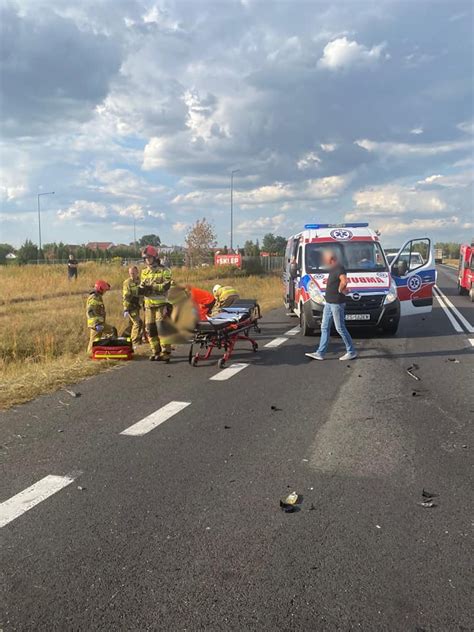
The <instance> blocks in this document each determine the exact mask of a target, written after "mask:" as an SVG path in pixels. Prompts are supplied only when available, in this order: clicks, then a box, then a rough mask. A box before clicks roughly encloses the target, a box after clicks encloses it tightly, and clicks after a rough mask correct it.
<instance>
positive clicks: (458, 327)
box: [434, 292, 464, 334]
mask: <svg viewBox="0 0 474 632" xmlns="http://www.w3.org/2000/svg"><path fill="white" fill-rule="evenodd" d="M434 295H435V296H436V299H437V301H438V303H439V306H440V307H441V309H442V310H443V312H444V313H445V314H446V316H447V317H448V319H449V322H450V323H451V325H452V326H453V328H454V331H457V332H458V334H462V333H464V330H463V328H462V327H461V325H460V324H459V323H458V321H457V320H456V319H455V318H454V316H453V315H452V314H451V312H450V311H449V309H448V308H447V307H446V305H445V303H444V301H443V299H442V298H441V296H439V294H436V292H434Z"/></svg>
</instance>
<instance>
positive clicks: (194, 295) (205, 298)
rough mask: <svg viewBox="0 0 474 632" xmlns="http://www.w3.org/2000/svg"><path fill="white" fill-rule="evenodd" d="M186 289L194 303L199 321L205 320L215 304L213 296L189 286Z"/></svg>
mask: <svg viewBox="0 0 474 632" xmlns="http://www.w3.org/2000/svg"><path fill="white" fill-rule="evenodd" d="M186 289H187V290H188V292H189V294H190V296H191V300H192V301H193V303H194V307H195V309H196V312H197V316H198V318H199V320H206V318H207V317H208V316H209V314H210V311H211V309H212V307H213V305H214V303H215V298H214V295H213V294H211V293H210V292H207V291H206V290H202V289H201V288H199V287H191V286H190V285H188V286H187V288H186Z"/></svg>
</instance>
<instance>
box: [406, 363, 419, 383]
mask: <svg viewBox="0 0 474 632" xmlns="http://www.w3.org/2000/svg"><path fill="white" fill-rule="evenodd" d="M418 368H419V367H418V365H417V364H412V365H411V366H409V367H408V369H407V373H408V375H409V376H410V377H412V378H413V379H414V380H416V381H417V382H419V381H420V379H421V378H419V377H418V375H415V374H414V373H413V369H415V370H417V369H418Z"/></svg>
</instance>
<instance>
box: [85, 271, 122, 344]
mask: <svg viewBox="0 0 474 632" xmlns="http://www.w3.org/2000/svg"><path fill="white" fill-rule="evenodd" d="M108 290H110V285H109V283H107V281H102V280H100V281H96V282H95V285H94V289H93V291H92V292H90V294H89V296H88V297H87V305H86V315H87V328H88V329H89V332H90V336H89V346H88V347H87V351H88V352H89V353H90V352H91V351H92V345H93V343H94V342H97V341H98V340H101V339H102V338H107V337H110V336H116V335H117V330H116V329H115V327H112V325H108V324H107V323H106V322H105V305H104V298H103V296H104V294H105V292H108Z"/></svg>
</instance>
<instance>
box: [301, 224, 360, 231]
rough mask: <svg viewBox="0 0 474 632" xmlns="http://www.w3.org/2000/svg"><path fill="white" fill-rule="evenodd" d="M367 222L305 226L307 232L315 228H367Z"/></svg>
mask: <svg viewBox="0 0 474 632" xmlns="http://www.w3.org/2000/svg"><path fill="white" fill-rule="evenodd" d="M368 225H369V224H368V223H367V222H356V223H355V224H305V225H304V227H305V229H307V230H310V229H313V230H314V229H317V228H367V226H368Z"/></svg>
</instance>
